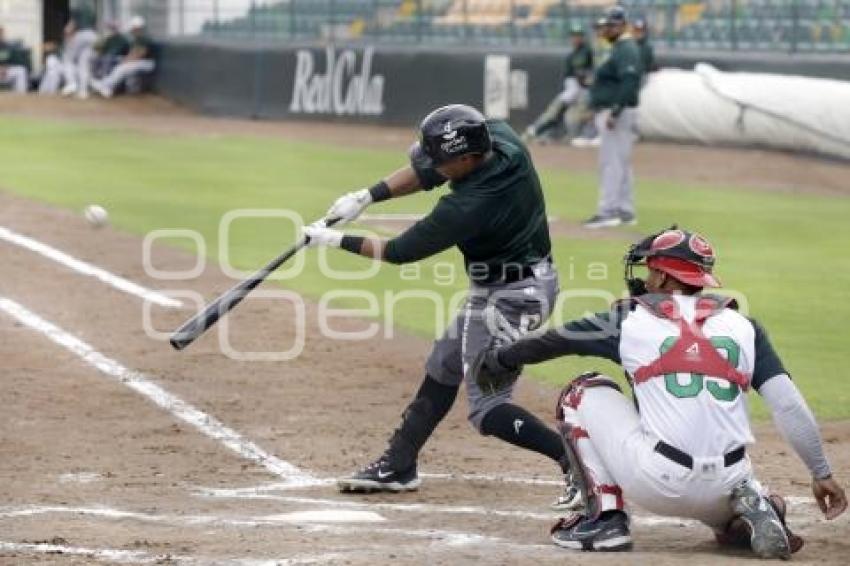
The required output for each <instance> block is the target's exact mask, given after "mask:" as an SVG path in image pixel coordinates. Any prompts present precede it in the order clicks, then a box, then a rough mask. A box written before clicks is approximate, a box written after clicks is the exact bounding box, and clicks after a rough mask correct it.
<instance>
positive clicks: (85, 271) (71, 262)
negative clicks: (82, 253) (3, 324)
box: [0, 226, 183, 308]
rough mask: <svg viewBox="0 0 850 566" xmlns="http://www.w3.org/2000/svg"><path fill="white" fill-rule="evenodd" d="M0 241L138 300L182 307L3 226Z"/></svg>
mask: <svg viewBox="0 0 850 566" xmlns="http://www.w3.org/2000/svg"><path fill="white" fill-rule="evenodd" d="M0 240H5V241H7V242H9V243H10V244H15V245H16V246H20V247H22V248H25V249H28V250H30V251H32V252H35V253H37V254H39V255H42V256H44V257H46V258H47V259H50V260H53V261H55V262H56V263H58V264H60V265H64V266H65V267H67V268H69V269H71V270H73V271H76V272H77V273H80V274H82V275H86V276H89V277H93V278H95V279H97V280H98V281H101V282H103V283H106V284H107V285H109V286H111V287H113V288H115V289H118V290H119V291H121V292H124V293H128V294H130V295H135V296H136V297H139V298H140V299H143V300H145V301H149V302H151V303H154V304H156V305H159V306H161V307H166V308H180V307H182V306H183V303H182V302H181V301H178V300H177V299H174V298H171V297H168V296H166V295H164V294H163V293H160V292H158V291H153V290H151V289H147V288H146V287H143V286H141V285H139V284H138V283H133V282H132V281H130V280H128V279H125V278H123V277H121V276H119V275H115V274H114V273H110V272H109V271H106V270H105V269H102V268H100V267H97V266H95V265H92V264H90V263H87V262H85V261H83V260H81V259H77V258H75V257H73V256H71V255H69V254H67V253H65V252H63V251H61V250H57V249H56V248H54V247H52V246H49V245H47V244H45V243H44V242H40V241H38V240H36V239H34V238H30V237H29V236H24V235H23V234H18V233H17V232H13V231H12V230H9V229H8V228H5V227H3V226H0Z"/></svg>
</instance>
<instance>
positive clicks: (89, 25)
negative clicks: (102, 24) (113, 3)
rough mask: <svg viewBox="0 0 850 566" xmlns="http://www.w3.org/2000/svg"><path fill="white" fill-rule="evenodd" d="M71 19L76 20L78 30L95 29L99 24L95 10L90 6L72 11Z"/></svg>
mask: <svg viewBox="0 0 850 566" xmlns="http://www.w3.org/2000/svg"><path fill="white" fill-rule="evenodd" d="M71 19H72V20H74V24H76V26H77V29H78V30H82V29H94V26H95V23H96V22H97V16H96V15H95V11H94V9H93V8H90V7H88V6H84V7H82V8H76V9H73V10H71Z"/></svg>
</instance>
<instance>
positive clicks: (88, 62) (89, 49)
mask: <svg viewBox="0 0 850 566" xmlns="http://www.w3.org/2000/svg"><path fill="white" fill-rule="evenodd" d="M93 59H94V47H93V46H91V45H87V46H85V47H84V48H83V49H82V50H81V51H80V57H79V59H78V60H77V77H78V79H79V81H80V82H79V85H78V87H77V96H78V97H80V98H88V96H89V86H90V85H89V82H90V81H91V76H92V62H93Z"/></svg>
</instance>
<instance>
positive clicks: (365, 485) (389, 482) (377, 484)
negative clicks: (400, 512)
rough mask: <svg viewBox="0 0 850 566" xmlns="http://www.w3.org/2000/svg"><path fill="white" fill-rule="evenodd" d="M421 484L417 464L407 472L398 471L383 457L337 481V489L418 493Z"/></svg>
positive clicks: (343, 490) (365, 491)
mask: <svg viewBox="0 0 850 566" xmlns="http://www.w3.org/2000/svg"><path fill="white" fill-rule="evenodd" d="M421 483H422V482H421V480H420V479H419V475H418V474H417V473H416V464H414V465H413V466H412V467H410V468H409V469H407V470H402V471H398V470H394V469H392V468H391V467H390V464H389V462H387V461H386V459H385V458H384V457H383V456H382V457H381V458H379V459H377V460H375V461H374V462H372V463H371V464H369V465H368V466H366V467H365V468H363V469H362V470H360V471H359V472H357V473H355V474H354V475H352V476H349V477H346V478H340V479H338V480H337V481H336V484H337V487H339V490H340V491H341V492H343V493H345V492H355V493H372V492H376V491H389V492H393V493H398V492H402V491H416V490H417V489H419V485H420V484H421Z"/></svg>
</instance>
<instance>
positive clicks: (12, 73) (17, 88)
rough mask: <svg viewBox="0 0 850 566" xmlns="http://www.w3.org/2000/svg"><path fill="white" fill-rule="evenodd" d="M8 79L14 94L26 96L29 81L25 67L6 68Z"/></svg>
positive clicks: (12, 66)
mask: <svg viewBox="0 0 850 566" xmlns="http://www.w3.org/2000/svg"><path fill="white" fill-rule="evenodd" d="M6 79H7V80H8V81H9V82H10V83H11V85H12V91H13V92H16V93H18V94H26V92H27V87H28V80H29V78H28V75H27V68H26V67H24V66H23V65H11V66H9V67H6Z"/></svg>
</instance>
